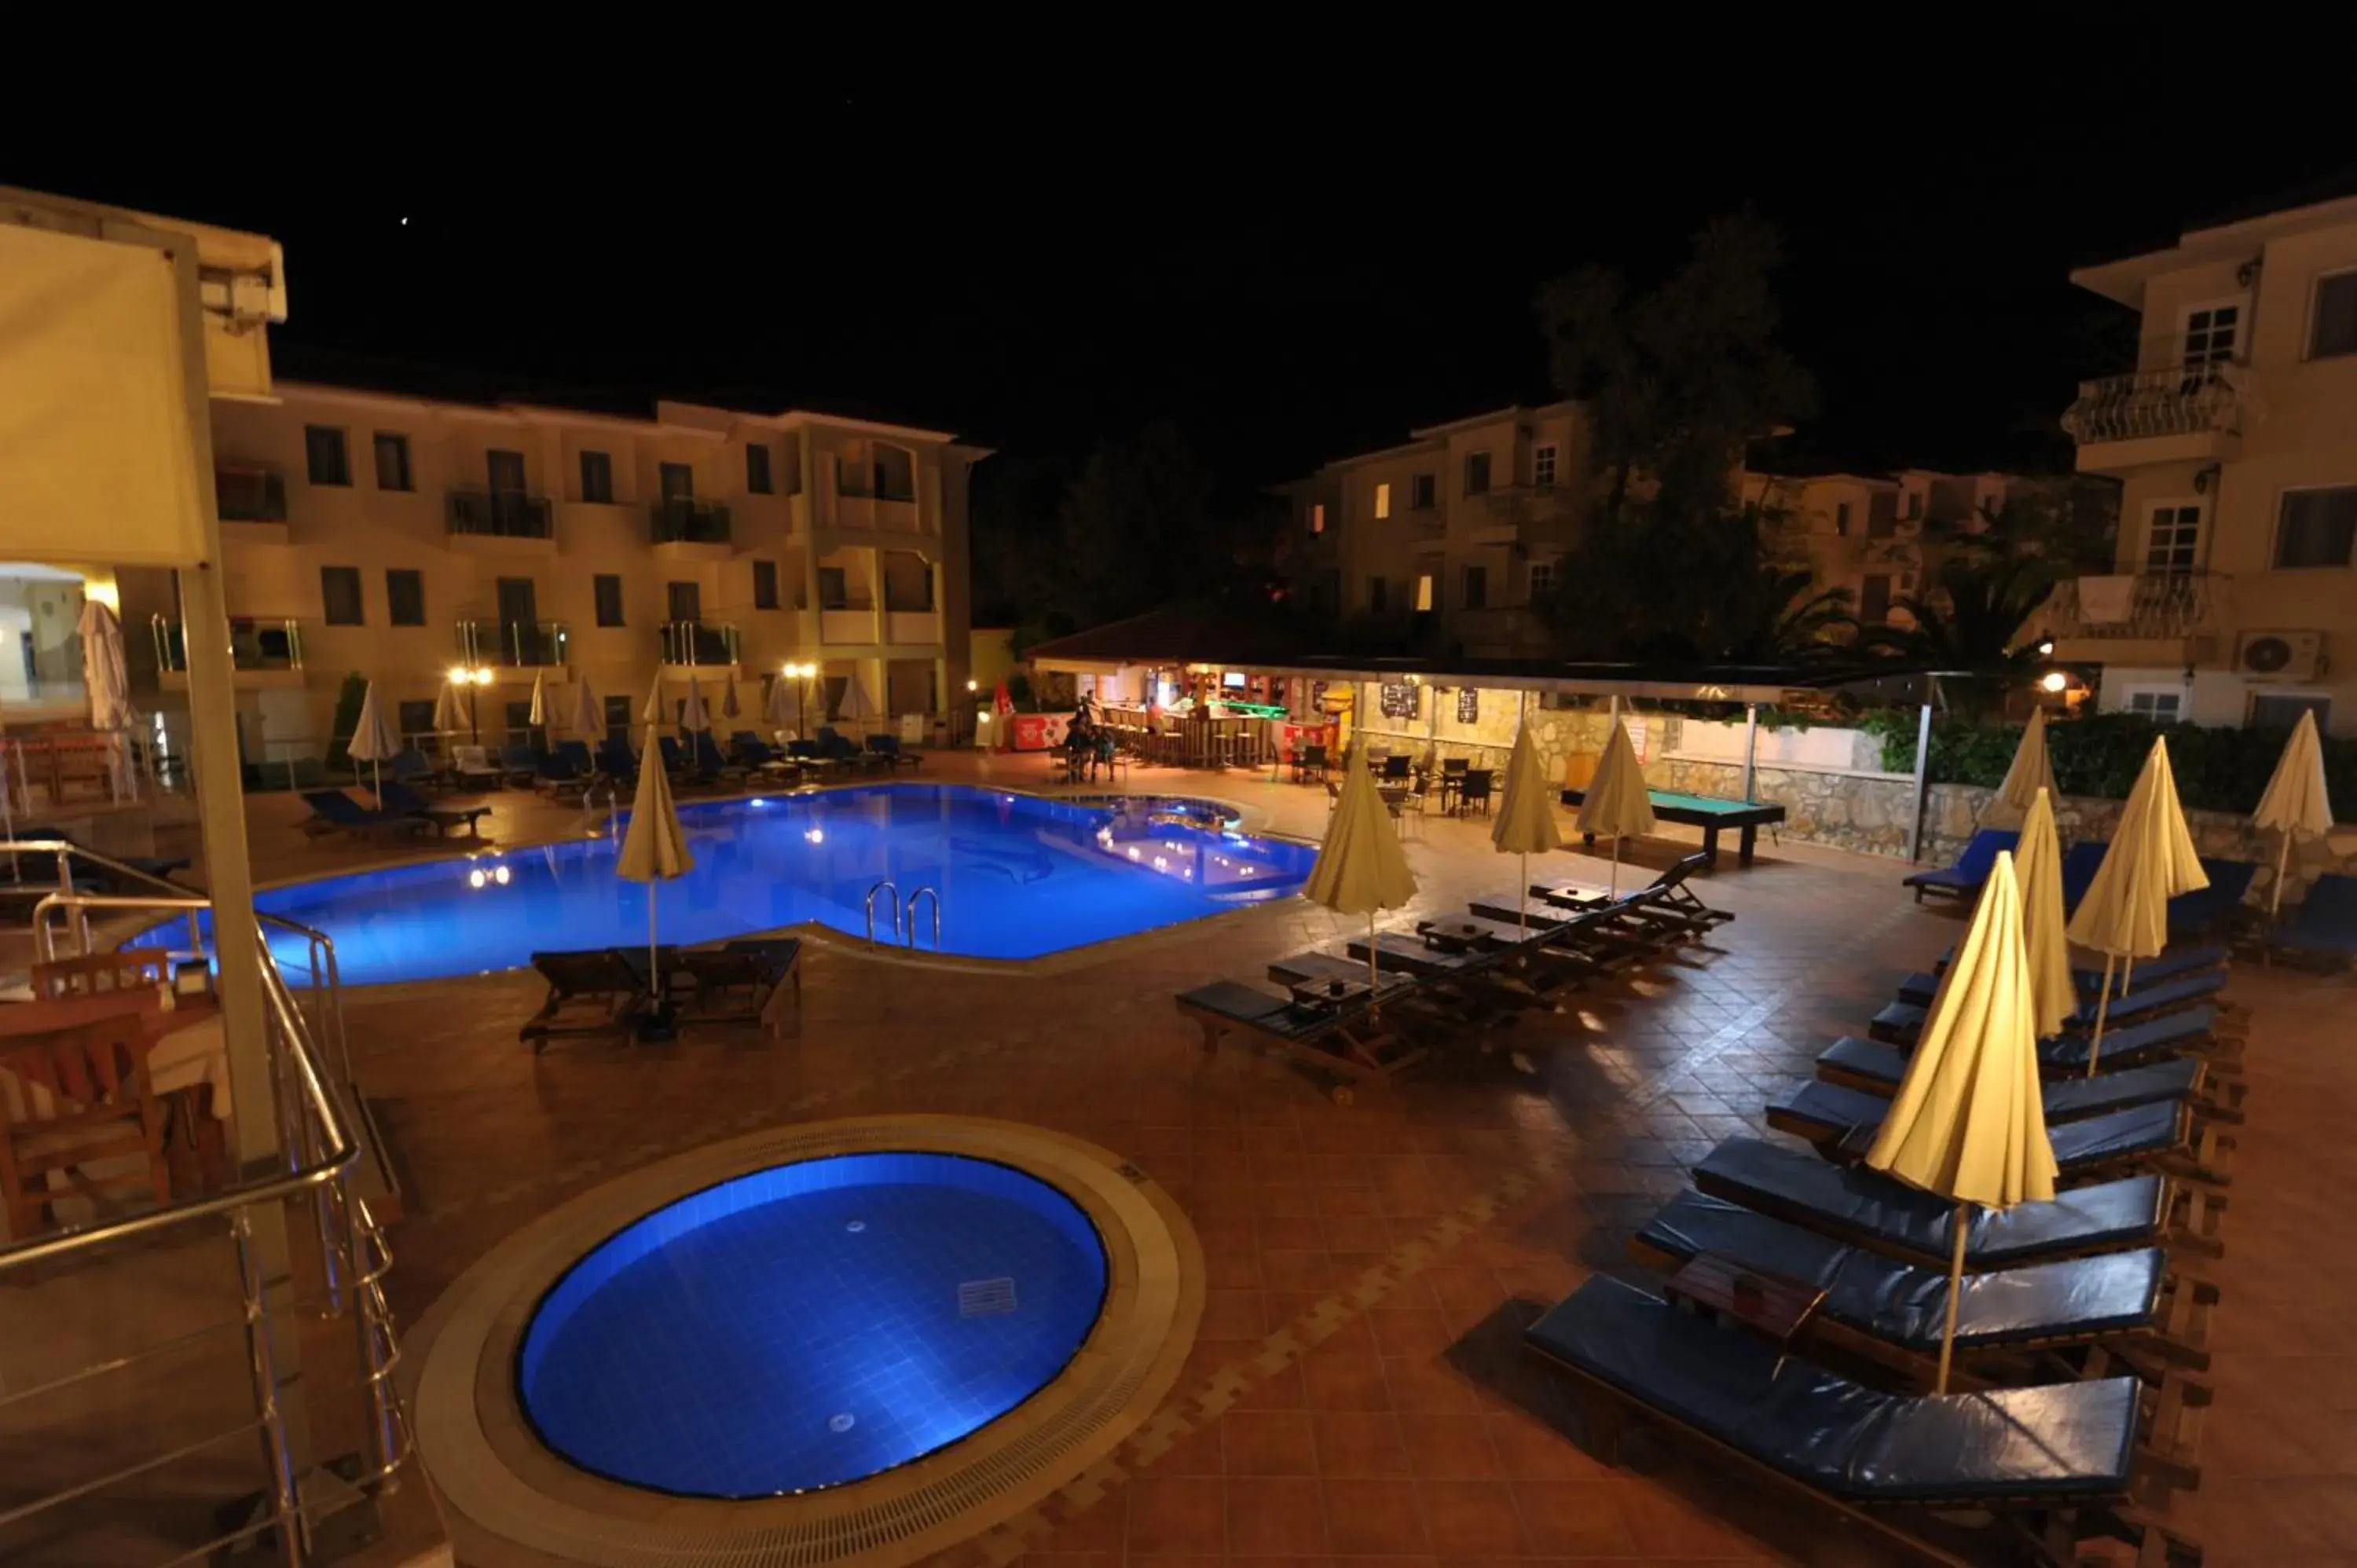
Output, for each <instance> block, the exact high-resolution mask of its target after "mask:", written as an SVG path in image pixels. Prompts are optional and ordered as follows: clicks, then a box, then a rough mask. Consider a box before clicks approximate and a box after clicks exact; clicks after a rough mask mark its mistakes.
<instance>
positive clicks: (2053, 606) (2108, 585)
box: [2046, 572, 2233, 664]
mask: <svg viewBox="0 0 2357 1568" xmlns="http://www.w3.org/2000/svg"><path fill="white" fill-rule="evenodd" d="M2232 585H2233V578H2231V577H2229V576H2227V575H2225V574H2223V573H2220V572H2136V573H2121V574H2117V575H2110V576H2087V577H2075V578H2072V579H2070V580H2068V581H2066V582H2064V583H2062V584H2061V585H2059V586H2057V587H2056V588H2055V590H2054V596H2053V597H2052V598H2051V599H2050V600H2048V601H2047V607H2046V615H2047V625H2048V627H2049V628H2050V630H2051V632H2052V634H2053V637H2054V656H2055V658H2057V659H2058V660H2063V661H2065V662H2073V661H2087V662H2095V663H2111V664H2138V663H2155V664H2177V663H2191V662H2199V661H2200V660H2201V658H2202V657H2206V653H2205V650H2203V648H2202V647H2201V643H2202V642H2204V641H2206V640H2211V639H2214V638H2215V637H2216V635H2217V633H2218V632H2219V630H2220V628H2222V626H2223V624H2224V621H2225V617H2226V612H2227V610H2228V608H2229V594H2228V590H2229V589H2230V588H2231V587H2232Z"/></svg>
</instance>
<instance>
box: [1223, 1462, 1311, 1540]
mask: <svg viewBox="0 0 2357 1568" xmlns="http://www.w3.org/2000/svg"><path fill="white" fill-rule="evenodd" d="M1228 1551H1229V1552H1230V1554H1231V1555H1233V1556H1237V1557H1322V1556H1324V1555H1325V1553H1326V1502H1325V1495H1324V1493H1323V1492H1321V1491H1320V1490H1319V1487H1318V1482H1317V1481H1316V1480H1315V1479H1311V1478H1308V1477H1279V1478H1275V1479H1269V1480H1254V1479H1246V1478H1243V1477H1230V1478H1229V1480H1228Z"/></svg>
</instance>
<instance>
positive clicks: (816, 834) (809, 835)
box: [802, 828, 826, 843]
mask: <svg viewBox="0 0 2357 1568" xmlns="http://www.w3.org/2000/svg"><path fill="white" fill-rule="evenodd" d="M802 837H803V838H805V839H807V840H809V841H810V842H811V843H825V842H826V830H825V829H824V828H813V829H811V830H810V831H809V832H805V833H803V834H802Z"/></svg>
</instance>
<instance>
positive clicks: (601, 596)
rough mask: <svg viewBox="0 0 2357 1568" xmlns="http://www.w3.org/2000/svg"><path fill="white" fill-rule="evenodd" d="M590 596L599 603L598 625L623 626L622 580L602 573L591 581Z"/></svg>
mask: <svg viewBox="0 0 2357 1568" xmlns="http://www.w3.org/2000/svg"><path fill="white" fill-rule="evenodd" d="M589 592H590V596H591V597H593V598H595V599H596V600H597V624H598V625H599V626H619V625H621V624H622V579H621V578H620V577H619V576H609V575H607V574H606V573H603V572H600V573H598V574H597V575H596V576H594V577H592V578H590V579H589Z"/></svg>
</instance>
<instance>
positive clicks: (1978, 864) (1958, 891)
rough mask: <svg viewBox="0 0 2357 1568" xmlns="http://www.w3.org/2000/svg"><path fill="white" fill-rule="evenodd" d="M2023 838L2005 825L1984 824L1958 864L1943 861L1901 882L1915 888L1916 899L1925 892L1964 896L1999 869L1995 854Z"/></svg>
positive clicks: (1918, 901)
mask: <svg viewBox="0 0 2357 1568" xmlns="http://www.w3.org/2000/svg"><path fill="white" fill-rule="evenodd" d="M2020 842H2021V835H2020V834H2019V833H2018V832H2010V831H2008V830H2007V829H2004V828H1983V829H1981V830H1980V831H1979V832H1975V834H1973V836H1972V840H1971V842H1970V843H1966V844H1965V845H1964V850H1963V852H1962V853H1961V854H1958V855H1957V856H1956V864H1955V865H1943V866H1941V867H1940V868H1939V869H1938V870H1936V871H1919V872H1917V873H1916V874H1915V875H1912V876H1910V877H1908V878H1906V879H1905V880H1903V881H1902V882H1900V886H1901V887H1912V888H1913V889H1915V902H1917V903H1918V904H1921V902H1922V901H1923V895H1924V894H1926V893H1946V894H1949V895H1952V896H1953V897H1959V898H1961V897H1964V895H1965V894H1967V893H1977V892H1979V891H1980V890H1981V884H1983V883H1985V882H1986V881H1987V880H1988V879H1989V873H1990V872H1992V871H1995V870H1996V857H1997V856H1998V855H1999V854H2003V853H2004V852H2005V851H2007V850H2009V849H2011V848H2012V847H2013V846H2014V845H2015V844H2017V843H2020Z"/></svg>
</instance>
